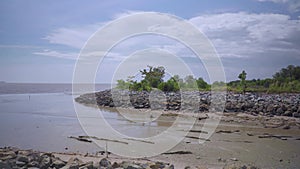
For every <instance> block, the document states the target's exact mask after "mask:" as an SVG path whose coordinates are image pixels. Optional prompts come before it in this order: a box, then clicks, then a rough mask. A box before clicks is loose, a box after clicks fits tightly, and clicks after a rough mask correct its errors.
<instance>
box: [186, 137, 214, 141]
mask: <svg viewBox="0 0 300 169" xmlns="http://www.w3.org/2000/svg"><path fill="white" fill-rule="evenodd" d="M185 137H186V138H191V139H197V140H198V139H199V140H204V141H210V140H209V139H205V138H201V137H195V136H185Z"/></svg>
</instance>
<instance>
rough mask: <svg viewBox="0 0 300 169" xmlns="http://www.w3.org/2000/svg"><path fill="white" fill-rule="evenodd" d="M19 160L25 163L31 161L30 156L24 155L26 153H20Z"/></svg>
mask: <svg viewBox="0 0 300 169" xmlns="http://www.w3.org/2000/svg"><path fill="white" fill-rule="evenodd" d="M17 161H20V162H24V163H28V162H29V160H28V157H27V156H24V155H18V156H17Z"/></svg>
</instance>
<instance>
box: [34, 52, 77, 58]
mask: <svg viewBox="0 0 300 169" xmlns="http://www.w3.org/2000/svg"><path fill="white" fill-rule="evenodd" d="M33 54H35V55H42V56H50V57H56V58H63V59H72V60H76V59H77V57H78V53H75V52H74V53H73V52H70V53H61V52H57V51H53V50H44V51H42V52H34V53H33Z"/></svg>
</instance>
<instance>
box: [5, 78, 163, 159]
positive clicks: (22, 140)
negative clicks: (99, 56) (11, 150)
mask: <svg viewBox="0 0 300 169" xmlns="http://www.w3.org/2000/svg"><path fill="white" fill-rule="evenodd" d="M110 87H111V85H110V84H96V85H95V91H101V90H105V89H109V88H110ZM91 92H93V91H91ZM80 94H82V93H72V84H29V83H23V84H22V83H0V147H5V146H11V147H18V148H21V149H33V150H37V151H44V152H72V153H73V152H75V153H96V152H97V151H102V150H103V147H104V146H103V145H102V146H99V145H97V144H94V143H89V142H82V141H78V140H75V139H72V138H70V137H78V136H87V135H90V134H91V133H92V134H93V135H95V133H96V132H98V131H100V132H102V135H103V134H104V135H105V134H107V132H108V131H107V130H106V129H105V128H104V127H105V126H98V123H99V119H100V118H103V117H105V119H106V121H105V123H107V122H108V123H109V124H110V125H111V126H112V127H113V128H114V129H115V130H117V131H118V132H120V133H121V134H125V135H127V136H130V137H148V136H152V135H155V134H157V133H159V131H158V130H161V129H165V128H167V125H165V124H164V123H163V122H162V121H161V122H160V123H150V124H148V125H145V124H144V123H134V122H132V121H131V120H128V119H126V118H124V117H123V116H122V115H121V114H120V113H118V112H116V111H111V110H109V109H108V110H101V112H99V108H97V107H89V106H85V105H80V104H79V103H76V102H74V98H76V97H78V96H79V95H80ZM76 107H77V109H78V108H79V109H82V110H83V111H84V113H83V114H78V112H76ZM100 113H101V116H100V115H99V114H100ZM83 123H85V124H83ZM101 123H104V122H103V121H102V122H101ZM86 126H87V127H86ZM87 128H88V129H87ZM87 130H89V131H87ZM100 136H101V134H100Z"/></svg>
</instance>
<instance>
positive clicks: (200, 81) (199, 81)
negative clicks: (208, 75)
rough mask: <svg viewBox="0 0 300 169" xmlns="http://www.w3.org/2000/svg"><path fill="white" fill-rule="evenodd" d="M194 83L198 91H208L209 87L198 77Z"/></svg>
mask: <svg viewBox="0 0 300 169" xmlns="http://www.w3.org/2000/svg"><path fill="white" fill-rule="evenodd" d="M196 83H197V86H198V88H199V89H202V90H208V89H209V85H208V84H207V83H206V82H205V81H204V80H203V78H201V77H199V78H198V79H197V80H196Z"/></svg>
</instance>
